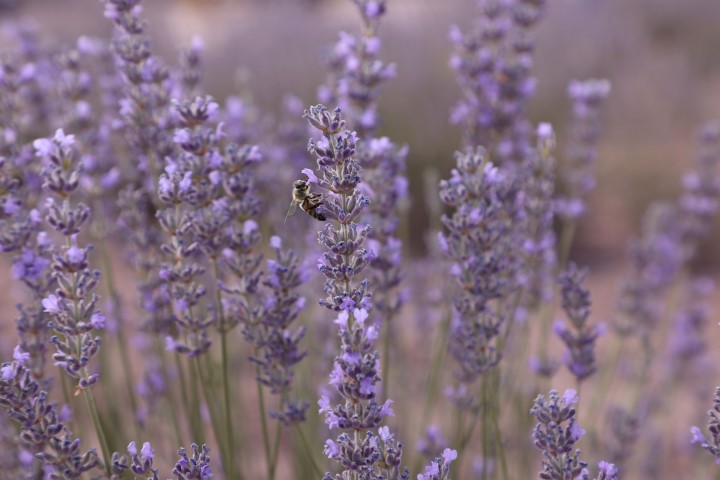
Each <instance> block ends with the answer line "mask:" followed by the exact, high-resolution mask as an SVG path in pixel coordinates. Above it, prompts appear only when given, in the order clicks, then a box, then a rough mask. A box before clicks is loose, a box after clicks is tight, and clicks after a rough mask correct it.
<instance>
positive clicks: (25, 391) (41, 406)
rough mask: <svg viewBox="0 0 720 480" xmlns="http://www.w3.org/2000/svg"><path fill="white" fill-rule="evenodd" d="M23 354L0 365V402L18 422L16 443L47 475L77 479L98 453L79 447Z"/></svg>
mask: <svg viewBox="0 0 720 480" xmlns="http://www.w3.org/2000/svg"><path fill="white" fill-rule="evenodd" d="M26 355H27V354H24V353H21V354H19V355H17V356H16V357H17V358H16V360H15V361H13V362H10V363H3V364H2V366H0V405H2V407H3V409H4V410H5V411H6V412H7V414H8V416H9V417H10V418H12V419H13V420H14V421H15V422H16V423H17V424H18V425H19V428H20V432H19V441H20V445H22V446H23V447H24V448H26V449H28V450H29V451H31V452H32V453H33V454H34V455H35V458H36V459H38V460H39V461H40V462H41V463H42V464H44V465H47V466H49V467H51V470H50V472H51V473H49V476H48V478H50V479H52V480H71V479H79V478H81V477H83V475H84V473H85V472H89V471H92V470H93V469H95V468H96V467H98V466H99V465H100V460H99V458H98V455H97V453H96V452H95V449H91V450H89V451H87V452H82V451H81V450H80V439H79V438H74V437H73V435H72V434H71V433H70V432H69V431H68V429H67V428H66V427H65V425H64V424H63V422H62V421H61V420H60V418H59V415H58V412H57V408H56V407H55V405H54V404H53V403H50V401H49V400H48V398H47V392H45V391H44V390H41V389H40V386H39V384H38V382H37V381H35V380H34V379H33V378H32V375H31V373H30V370H28V369H27V368H26V367H25V366H24V363H25V361H26V360H27V358H28V357H27V356H26Z"/></svg>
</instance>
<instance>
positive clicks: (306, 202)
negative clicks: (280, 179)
mask: <svg viewBox="0 0 720 480" xmlns="http://www.w3.org/2000/svg"><path fill="white" fill-rule="evenodd" d="M323 203H324V202H323V196H322V194H320V193H310V184H309V183H308V182H306V181H305V180H295V183H293V191H292V201H291V202H290V208H289V209H288V212H287V215H285V220H287V217H289V216H290V215H292V214H293V213H295V209H296V208H297V206H298V205H300V208H302V209H303V211H305V212H306V213H307V214H308V215H310V216H311V217H313V218H314V219H315V220H319V221H321V222H324V221H325V220H327V219H326V218H325V215H323V214H322V213H320V212H318V211H317V208H318V207H319V206H320V205H322V204H323Z"/></svg>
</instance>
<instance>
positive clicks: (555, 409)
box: [530, 390, 587, 480]
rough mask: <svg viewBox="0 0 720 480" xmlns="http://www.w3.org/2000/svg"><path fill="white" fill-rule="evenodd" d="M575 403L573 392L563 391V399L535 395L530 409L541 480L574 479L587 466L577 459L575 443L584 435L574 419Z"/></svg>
mask: <svg viewBox="0 0 720 480" xmlns="http://www.w3.org/2000/svg"><path fill="white" fill-rule="evenodd" d="M577 402H578V396H577V392H576V391H575V390H566V391H565V393H564V394H563V396H562V397H561V396H560V395H558V392H556V391H555V390H551V391H550V394H549V398H547V399H546V398H545V396H543V395H538V397H537V398H536V399H535V402H534V403H533V406H532V408H531V409H530V414H531V415H532V416H533V417H535V419H536V420H537V421H538V424H537V425H535V428H534V429H533V443H534V444H535V446H536V447H537V448H538V449H540V450H541V451H542V453H543V460H542V471H541V472H540V478H542V479H544V480H570V479H575V478H577V477H578V476H580V474H581V472H582V471H583V469H584V468H585V467H586V466H587V463H585V462H583V461H581V460H580V450H577V449H575V443H576V442H577V441H578V440H580V438H582V436H583V435H584V434H585V430H583V429H582V428H580V425H578V423H577V420H576V418H575V408H573V405H574V404H576V403H577Z"/></svg>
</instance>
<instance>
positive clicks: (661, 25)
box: [0, 0, 720, 268]
mask: <svg viewBox="0 0 720 480" xmlns="http://www.w3.org/2000/svg"><path fill="white" fill-rule="evenodd" d="M474 13H475V10H474V1H473V0H447V1H437V0H392V2H390V6H389V14H388V16H387V21H386V22H385V23H384V24H383V26H382V30H381V37H382V38H383V40H384V42H385V45H384V58H385V59H386V60H388V61H392V62H396V63H397V67H398V76H397V78H396V79H394V80H393V81H390V82H388V84H387V86H386V87H385V90H384V93H383V96H382V97H381V101H380V107H381V110H382V112H381V114H382V118H383V119H384V122H385V123H384V124H383V126H382V129H381V132H382V134H384V135H387V136H389V137H391V138H392V139H393V140H394V141H396V142H398V143H408V144H409V146H410V151H411V154H410V156H409V160H408V174H409V177H410V182H411V191H412V195H413V199H414V200H413V204H412V206H411V209H410V219H409V221H410V225H411V229H412V231H413V232H417V235H416V236H415V238H416V241H415V243H414V244H412V245H411V247H412V252H413V253H414V254H419V253H421V252H422V249H423V244H422V240H421V239H422V232H423V231H424V229H426V228H427V225H428V221H427V214H426V210H427V209H426V205H425V201H424V200H423V199H424V193H425V192H423V182H422V177H423V172H425V171H427V170H428V169H432V170H435V171H437V173H438V174H439V175H440V177H441V178H442V177H445V176H447V174H448V171H449V169H450V168H451V161H452V152H453V150H454V149H456V148H457V147H458V146H459V139H460V136H459V129H458V128H455V127H453V126H451V125H449V123H448V117H449V113H448V112H449V109H450V108H451V106H452V105H453V103H454V102H455V101H456V100H457V99H458V97H459V89H458V87H457V86H456V83H455V80H454V77H453V74H452V72H451V70H450V68H449V67H448V58H449V54H450V50H451V48H450V44H449V42H448V40H447V33H448V30H449V27H450V25H452V24H458V25H459V26H461V27H463V26H466V25H467V22H468V20H469V19H470V18H472V15H474ZM18 17H31V18H32V19H34V20H35V21H36V22H37V23H38V24H39V26H40V27H41V31H42V32H43V36H44V37H45V39H50V40H51V41H56V42H60V43H61V44H62V43H72V42H74V41H75V39H76V38H77V36H78V35H79V32H82V33H84V34H87V35H94V36H102V37H108V36H109V35H110V30H111V23H110V22H108V21H106V20H105V19H103V17H102V5H101V3H100V2H97V1H90V0H0V20H5V19H10V18H18ZM145 17H146V18H147V19H148V20H149V23H150V24H149V29H148V31H149V33H150V35H151V36H152V37H153V42H154V48H155V49H156V51H158V52H159V53H160V54H161V55H162V56H163V57H164V58H165V59H166V61H168V62H173V61H174V59H175V57H176V49H177V47H178V46H180V45H187V44H189V42H190V41H191V39H192V37H193V36H195V35H198V36H200V37H201V38H202V39H203V41H204V43H205V45H206V50H205V54H204V62H205V66H206V77H205V79H204V82H205V86H206V90H207V91H208V93H210V94H211V95H213V96H214V97H216V98H218V99H223V98H224V97H226V96H227V95H230V94H243V95H245V96H248V95H251V96H252V97H253V99H254V102H255V103H256V105H257V107H258V108H259V111H262V112H269V113H273V112H278V111H279V109H280V105H281V100H282V98H283V95H284V94H286V93H294V94H296V95H298V96H299V97H300V98H301V99H302V100H303V102H304V103H305V104H307V105H309V104H313V103H316V101H317V100H316V94H315V90H316V87H317V85H319V84H320V83H322V81H323V79H324V78H325V70H324V67H323V64H322V60H321V59H322V56H323V52H324V50H325V49H326V48H328V46H329V45H331V43H332V42H333V41H334V40H335V39H336V38H337V32H338V31H339V30H347V31H356V29H357V28H358V22H357V18H356V15H355V12H354V11H353V9H352V8H351V5H350V2H346V1H340V0H254V1H253V0H153V1H151V2H145ZM718 24H720V2H717V0H683V1H682V2H680V1H677V0H634V1H633V2H627V1H625V0H554V1H552V2H550V5H549V8H548V9H547V18H546V19H545V20H544V21H543V22H541V23H540V26H539V28H538V29H537V39H538V53H537V57H536V58H537V64H536V75H537V77H538V91H537V94H536V95H535V98H534V100H533V103H532V106H531V118H532V119H533V120H534V121H550V122H552V123H553V124H554V125H555V128H556V131H557V132H558V135H559V137H560V138H559V140H560V145H561V146H562V138H563V132H564V131H565V130H566V128H565V127H566V123H567V120H568V119H569V114H570V108H569V102H568V100H567V98H566V95H565V89H566V85H567V82H568V81H569V80H571V79H584V78H589V77H605V78H608V79H610V80H611V81H612V92H611V95H610V99H609V103H608V108H607V111H606V121H605V133H604V137H603V139H602V140H601V142H600V158H599V162H598V165H597V169H598V170H597V175H598V179H597V180H598V181H597V189H596V190H595V192H594V194H593V197H592V199H591V201H590V212H589V215H588V216H587V217H585V219H584V220H583V222H582V225H581V226H580V230H579V233H578V238H577V242H576V244H575V251H574V254H575V256H579V257H580V259H581V260H582V261H583V262H585V263H590V264H591V265H593V266H594V267H595V268H598V267H601V266H603V265H604V266H608V265H610V264H611V263H613V262H614V261H616V260H617V261H621V260H623V258H624V255H623V250H624V247H625V244H626V241H627V239H628V238H629V236H631V235H632V234H633V233H634V232H635V231H637V228H638V223H639V220H640V217H641V215H642V212H643V211H644V210H645V208H646V207H647V205H648V204H649V203H650V202H651V201H652V200H655V199H662V198H672V197H674V195H675V194H676V193H677V192H678V191H679V189H680V181H679V180H680V175H681V174H682V172H683V170H684V169H685V168H687V167H688V166H689V165H690V163H691V161H692V158H693V155H694V149H695V144H696V142H695V140H696V136H697V135H696V133H697V131H698V129H699V127H700V126H701V124H702V123H703V122H705V121H708V120H710V119H713V118H720V88H719V86H720V56H719V55H717V52H716V48H717V45H720V29H718V28H717V25H718ZM298 121H301V120H300V119H298ZM701 258H702V262H700V263H701V265H702V266H703V267H710V266H717V264H718V262H720V253H719V252H717V251H715V252H714V251H712V250H711V249H710V248H707V247H705V248H704V249H703V254H702V255H701Z"/></svg>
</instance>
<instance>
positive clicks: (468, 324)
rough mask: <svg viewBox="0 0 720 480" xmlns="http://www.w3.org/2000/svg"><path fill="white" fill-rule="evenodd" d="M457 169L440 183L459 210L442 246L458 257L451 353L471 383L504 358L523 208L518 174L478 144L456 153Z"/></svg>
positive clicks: (448, 200) (454, 273)
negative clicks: (492, 158) (495, 161)
mask: <svg viewBox="0 0 720 480" xmlns="http://www.w3.org/2000/svg"><path fill="white" fill-rule="evenodd" d="M455 158H456V161H457V169H454V170H453V171H452V173H451V177H450V179H449V180H443V181H441V182H440V200H442V202H443V203H444V204H445V205H448V206H450V207H452V208H453V209H454V211H453V212H452V216H443V217H442V222H443V223H444V224H445V227H446V233H444V234H441V235H440V246H441V248H442V249H443V250H444V252H445V253H446V254H447V256H448V257H449V258H450V260H452V261H453V266H452V268H451V275H452V277H453V280H454V283H455V284H456V287H457V288H456V291H455V294H454V296H453V316H454V318H453V325H452V329H453V330H452V337H451V345H450V351H451V352H452V354H453V356H454V357H455V359H456V360H457V361H458V364H459V366H460V372H459V373H458V376H459V378H460V380H461V381H463V382H466V383H469V382H473V381H475V380H476V379H477V378H478V377H479V376H480V375H482V374H483V373H485V372H487V371H488V370H490V369H492V368H493V367H495V366H496V365H497V364H498V362H499V361H500V358H501V355H502V351H501V350H500V348H499V347H500V345H499V341H500V332H501V328H502V325H503V324H504V322H505V316H506V315H507V312H508V311H509V310H510V308H509V305H505V304H506V303H507V301H508V300H509V299H511V298H513V296H512V294H513V292H514V291H515V289H514V287H515V286H516V279H517V271H518V268H519V265H520V262H521V260H522V258H523V256H524V253H523V251H522V243H523V238H522V237H521V236H520V235H518V233H519V232H518V227H517V225H519V224H521V223H522V222H521V221H520V220H521V215H522V211H521V208H520V206H519V200H520V196H519V195H518V193H519V192H518V189H517V185H516V182H515V181H514V180H513V178H512V177H511V176H509V175H506V174H505V173H503V172H501V171H499V170H498V169H497V168H496V167H495V166H494V165H493V164H492V163H491V162H490V161H489V159H488V157H487V155H486V152H485V150H484V149H483V148H482V147H478V148H477V149H475V150H469V151H467V152H464V153H460V152H458V153H456V154H455Z"/></svg>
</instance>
